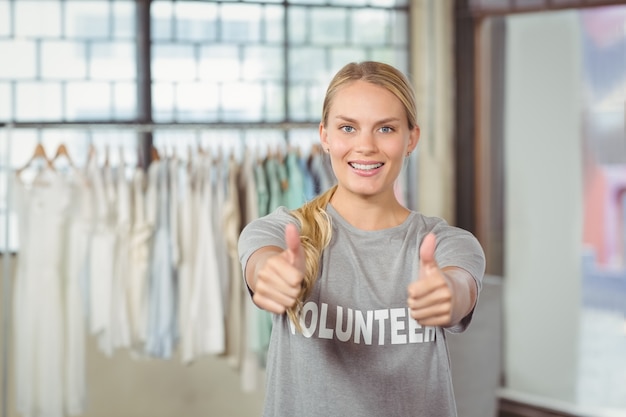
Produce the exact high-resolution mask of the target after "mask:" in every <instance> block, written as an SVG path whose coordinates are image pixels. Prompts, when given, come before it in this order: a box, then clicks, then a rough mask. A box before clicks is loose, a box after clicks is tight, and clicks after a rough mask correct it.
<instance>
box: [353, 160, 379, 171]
mask: <svg viewBox="0 0 626 417" xmlns="http://www.w3.org/2000/svg"><path fill="white" fill-rule="evenodd" d="M350 166H352V168H355V169H360V170H363V171H369V170H371V169H376V168H380V167H381V166H383V164H381V163H378V164H356V163H354V162H352V163H350Z"/></svg>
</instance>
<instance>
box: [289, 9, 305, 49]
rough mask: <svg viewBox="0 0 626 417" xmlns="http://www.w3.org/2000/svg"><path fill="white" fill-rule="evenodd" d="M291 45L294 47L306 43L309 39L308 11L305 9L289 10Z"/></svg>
mask: <svg viewBox="0 0 626 417" xmlns="http://www.w3.org/2000/svg"><path fill="white" fill-rule="evenodd" d="M288 30H289V31H288V33H289V43H290V44H292V45H295V44H300V43H303V42H305V41H306V40H307V39H308V37H309V32H310V29H309V19H308V9H305V8H303V7H290V8H289V27H288Z"/></svg>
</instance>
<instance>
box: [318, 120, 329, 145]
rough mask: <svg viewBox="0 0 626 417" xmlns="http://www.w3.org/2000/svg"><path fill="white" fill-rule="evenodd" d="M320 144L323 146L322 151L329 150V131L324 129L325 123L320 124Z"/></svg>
mask: <svg viewBox="0 0 626 417" xmlns="http://www.w3.org/2000/svg"><path fill="white" fill-rule="evenodd" d="M319 130H320V143H321V144H322V149H328V147H329V144H328V131H327V130H326V128H325V127H324V124H323V123H320V128H319Z"/></svg>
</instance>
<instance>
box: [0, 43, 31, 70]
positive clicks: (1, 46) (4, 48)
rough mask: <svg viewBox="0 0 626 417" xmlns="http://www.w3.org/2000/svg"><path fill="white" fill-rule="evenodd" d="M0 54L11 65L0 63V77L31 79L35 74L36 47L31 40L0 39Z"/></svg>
mask: <svg viewBox="0 0 626 417" xmlns="http://www.w3.org/2000/svg"><path fill="white" fill-rule="evenodd" d="M0 56H1V57H3V60H5V59H6V62H11V65H0V79H5V80H7V79H8V80H20V79H32V78H35V76H36V74H37V67H36V64H37V62H36V57H37V54H36V47H35V42H31V41H18V40H16V41H0Z"/></svg>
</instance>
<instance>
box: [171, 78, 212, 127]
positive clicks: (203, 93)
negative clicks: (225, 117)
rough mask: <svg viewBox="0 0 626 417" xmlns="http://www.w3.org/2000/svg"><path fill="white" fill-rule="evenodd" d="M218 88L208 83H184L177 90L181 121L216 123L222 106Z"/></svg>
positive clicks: (178, 113) (177, 109)
mask: <svg viewBox="0 0 626 417" xmlns="http://www.w3.org/2000/svg"><path fill="white" fill-rule="evenodd" d="M219 99H220V95H219V90H218V88H217V86H215V85H212V84H206V83H183V84H180V85H178V87H177V90H176V102H175V105H176V111H177V116H178V120H179V121H186V122H192V121H216V120H217V119H218V110H219V105H220V100H219Z"/></svg>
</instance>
